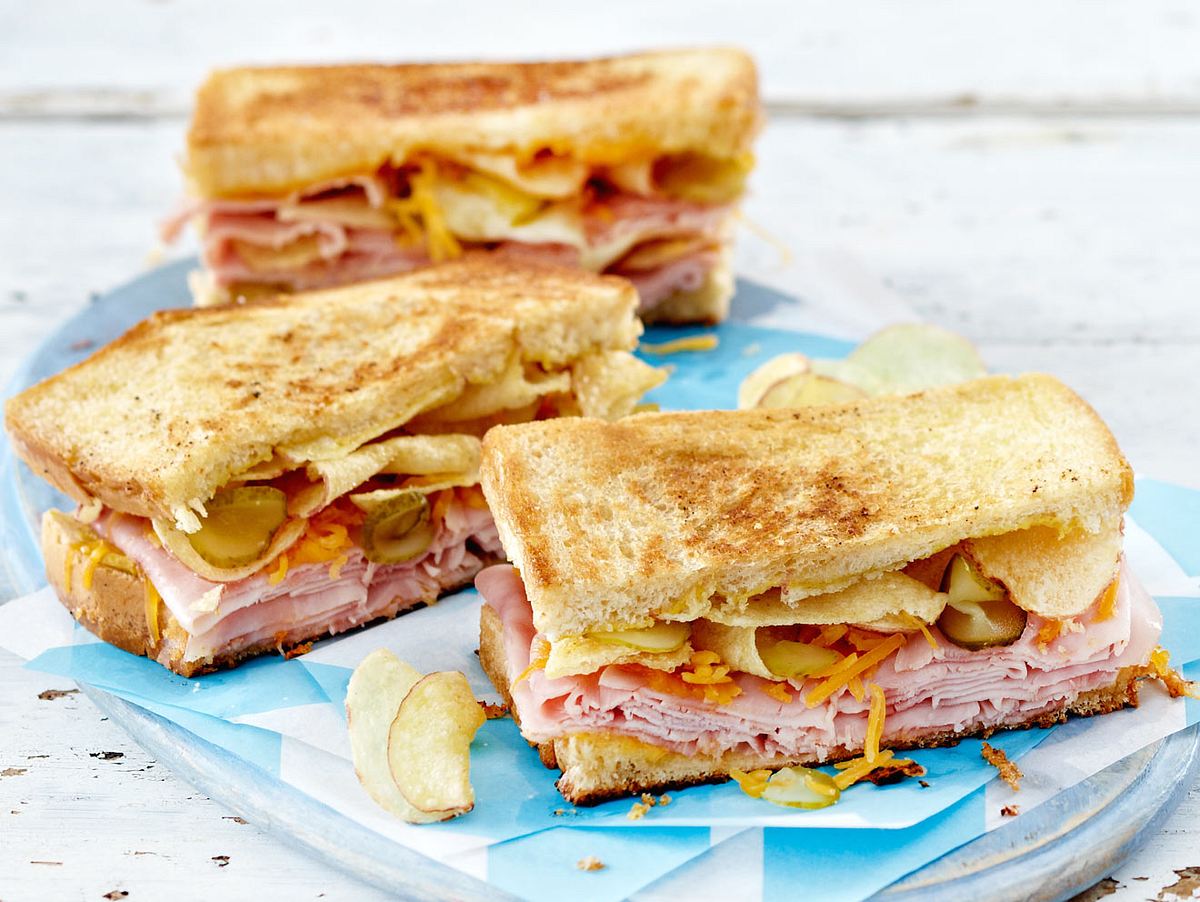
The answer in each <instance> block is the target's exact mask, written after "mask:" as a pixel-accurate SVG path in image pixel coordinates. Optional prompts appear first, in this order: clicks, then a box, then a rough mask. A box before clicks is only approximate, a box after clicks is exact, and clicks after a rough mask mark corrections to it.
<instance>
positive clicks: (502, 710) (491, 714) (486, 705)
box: [479, 702, 508, 720]
mask: <svg viewBox="0 0 1200 902" xmlns="http://www.w3.org/2000/svg"><path fill="white" fill-rule="evenodd" d="M479 707H481V708H483V716H484V717H486V718H487V719H488V720H499V719H500V718H501V717H507V716H508V705H506V704H504V703H503V702H501V703H500V704H498V705H495V704H492V703H491V702H480V703H479Z"/></svg>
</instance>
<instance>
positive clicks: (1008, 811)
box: [1000, 805, 1021, 817]
mask: <svg viewBox="0 0 1200 902" xmlns="http://www.w3.org/2000/svg"><path fill="white" fill-rule="evenodd" d="M1020 813H1021V806H1020V805H1005V806H1004V807H1003V808H1001V809H1000V814H1001V815H1003V816H1004V817H1016V816H1017V815H1018V814H1020Z"/></svg>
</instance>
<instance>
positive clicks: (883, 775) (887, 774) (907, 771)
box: [863, 759, 929, 786]
mask: <svg viewBox="0 0 1200 902" xmlns="http://www.w3.org/2000/svg"><path fill="white" fill-rule="evenodd" d="M925 773H926V771H925V768H924V767H922V766H921V765H920V764H917V762H915V761H913V760H911V759H904V760H896V761H894V762H892V763H889V764H885V765H883V766H882V767H877V768H875V769H874V770H873V771H871V772H870V773H869V774H867V775H866V776H865V777H863V779H864V780H865V781H867V782H868V783H874V784H875V785H876V786H890V785H891V784H893V783H899V782H900V781H901V780H903V779H904V778H905V777H923V776H925ZM921 782H922V783H925V781H924V780H922V781H921ZM925 785H926V786H928V785H929V784H928V783H925Z"/></svg>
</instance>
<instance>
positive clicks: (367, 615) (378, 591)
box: [94, 501, 501, 662]
mask: <svg viewBox="0 0 1200 902" xmlns="http://www.w3.org/2000/svg"><path fill="white" fill-rule="evenodd" d="M94 526H95V528H96V529H97V531H99V532H100V533H101V534H102V535H104V537H105V538H106V539H107V540H108V541H109V542H111V543H112V544H113V545H115V546H116V547H117V548H119V549H120V550H121V552H122V553H123V554H125V555H126V556H127V557H129V558H131V559H132V560H134V561H135V562H136V563H137V564H138V565H139V566H140V567H141V568H142V570H143V571H144V572H145V573H146V575H147V576H149V577H150V581H151V582H152V583H153V584H154V587H155V588H156V589H157V590H158V593H159V595H161V596H162V600H163V603H164V604H165V605H166V606H167V608H168V609H170V611H171V613H172V615H174V617H175V619H176V620H177V621H179V624H180V625H181V626H182V627H183V628H184V629H185V630H187V632H188V634H189V637H188V643H187V649H186V651H185V653H184V660H185V661H189V662H190V661H202V660H205V661H206V660H212V659H213V658H215V657H218V656H222V655H226V654H230V653H236V652H238V651H239V650H241V649H246V648H250V647H253V646H254V645H256V644H258V643H260V642H263V641H266V640H268V639H271V638H272V637H274V636H276V635H279V634H280V633H285V634H287V635H289V636H301V635H312V634H313V633H314V632H317V631H320V632H327V633H328V634H329V635H333V634H335V633H340V632H344V631H346V630H348V629H351V628H353V627H355V626H358V625H359V624H361V623H365V622H367V621H369V620H372V619H374V618H375V617H378V616H380V615H381V614H383V613H385V612H390V611H392V610H395V609H397V605H398V609H399V610H401V611H403V610H406V609H408V608H411V607H413V606H414V605H416V604H418V603H420V602H422V601H425V600H429V599H433V598H436V597H437V595H439V594H440V593H441V592H442V591H444V590H445V589H448V588H451V587H453V586H457V585H461V584H462V583H464V582H466V581H468V580H469V579H470V578H471V576H472V575H474V574H475V573H477V572H478V571H479V569H480V567H482V566H483V561H482V560H481V559H480V558H479V557H478V556H477V555H476V554H474V553H473V552H472V551H471V550H470V549H469V548H468V547H467V542H468V540H470V541H471V542H472V543H473V544H474V545H475V546H476V547H477V548H478V549H480V550H481V551H482V552H483V553H485V554H487V555H489V556H490V555H500V554H501V547H500V540H499V537H498V536H497V534H496V526H495V524H494V523H493V522H492V516H491V514H490V513H489V512H488V511H487V510H485V509H481V508H474V507H470V506H468V505H465V504H462V503H460V502H457V501H455V502H452V503H450V504H449V505H447V506H446V511H445V515H444V518H443V520H442V522H441V524H440V525H439V526H438V529H437V532H436V534H435V536H434V540H433V542H432V543H431V544H430V546H429V550H428V551H427V552H426V553H425V554H424V555H423V556H422V557H421V558H418V559H417V560H414V561H408V562H406V563H403V564H373V563H371V562H370V561H368V560H367V559H366V558H365V557H363V554H362V551H361V550H360V549H358V548H353V549H351V550H349V551H348V552H347V561H346V563H345V565H343V566H342V568H341V570H340V571H339V572H338V576H337V578H336V579H335V578H334V577H332V576H331V575H330V564H328V563H324V564H299V565H297V566H294V567H290V568H289V569H288V571H287V574H286V575H285V576H284V578H283V579H282V580H280V581H279V582H278V583H276V584H275V585H272V584H271V583H270V581H269V579H268V578H267V575H266V574H265V573H263V572H261V571H260V572H259V573H256V574H254V575H252V576H248V577H246V578H244V579H240V580H237V581H236V582H229V583H216V582H210V581H209V580H206V579H204V578H202V577H200V576H197V575H196V573H195V572H193V571H192V570H190V569H188V568H187V567H186V566H184V565H183V564H181V563H180V562H179V561H177V560H176V559H175V558H173V557H172V556H171V555H170V554H168V553H167V552H166V551H165V550H164V549H162V548H161V547H159V546H158V545H157V544H155V543H154V542H153V541H151V540H150V538H148V535H147V530H148V528H149V523H148V522H147V521H146V520H143V519H141V518H140V517H129V516H119V517H114V516H112V515H110V514H105V516H104V517H103V518H102V519H101V520H99V521H98V522H97V523H96V524H94ZM493 559H494V558H493ZM213 590H219V591H220V593H221V594H220V598H219V601H218V604H217V606H216V609H215V610H212V611H206V610H203V609H198V608H196V607H193V605H195V604H196V602H198V601H199V599H200V598H202V597H203V596H205V595H206V594H207V593H209V592H211V591H213Z"/></svg>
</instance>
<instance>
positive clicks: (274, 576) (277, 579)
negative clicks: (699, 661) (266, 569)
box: [267, 551, 288, 586]
mask: <svg viewBox="0 0 1200 902" xmlns="http://www.w3.org/2000/svg"><path fill="white" fill-rule="evenodd" d="M287 573H288V556H287V552H286V551H285V552H284V553H283V554H281V555H279V559H278V560H277V561H276V562H275V569H274V570H272V571H271V572H270V573H269V574H268V575H267V582H268V583H270V584H271V585H272V586H277V585H279V584H280V583H281V582H283V578H284V577H285V576H287Z"/></svg>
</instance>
